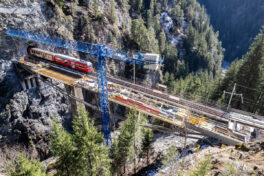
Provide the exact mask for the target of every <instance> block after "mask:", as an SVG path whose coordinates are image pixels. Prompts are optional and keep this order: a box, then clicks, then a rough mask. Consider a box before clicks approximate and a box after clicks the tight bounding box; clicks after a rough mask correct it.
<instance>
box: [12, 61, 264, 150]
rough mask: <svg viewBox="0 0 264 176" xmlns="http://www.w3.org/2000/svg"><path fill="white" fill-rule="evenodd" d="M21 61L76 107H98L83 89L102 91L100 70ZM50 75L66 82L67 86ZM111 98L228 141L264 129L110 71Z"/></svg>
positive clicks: (258, 123) (254, 121)
mask: <svg viewBox="0 0 264 176" xmlns="http://www.w3.org/2000/svg"><path fill="white" fill-rule="evenodd" d="M17 63H18V64H19V65H20V66H21V67H22V68H23V69H25V70H27V71H29V72H30V73H31V74H33V75H34V74H35V75H38V77H39V78H40V79H42V80H43V81H45V82H47V83H48V84H50V85H52V86H54V87H55V88H57V89H58V90H59V91H60V92H61V93H64V94H65V95H67V96H69V97H70V98H72V99H73V101H72V108H73V109H76V107H77V105H78V104H79V103H83V104H85V105H86V106H89V107H90V108H93V109H95V110H98V107H97V106H94V105H92V104H90V103H88V102H85V101H84V100H83V95H82V93H81V92H82V91H81V90H82V89H86V90H88V91H92V92H98V88H97V81H96V74H95V73H90V74H85V73H82V72H79V71H76V70H73V69H70V68H65V67H63V66H59V65H56V64H54V63H51V62H48V61H45V60H42V59H40V58H32V57H31V58H21V59H20V60H19V61H17ZM48 79H51V80H56V81H57V82H60V83H63V84H64V85H65V87H66V89H68V90H63V89H61V88H59V87H58V86H57V87H56V85H54V84H53V83H52V82H50V81H48ZM108 80H109V82H108V90H109V92H108V96H109V97H108V98H109V101H111V102H113V103H117V104H120V105H122V106H125V107H128V108H131V107H136V109H137V110H138V111H140V112H142V113H144V114H147V115H149V116H151V117H154V118H157V119H159V120H161V121H164V122H167V123H169V124H172V125H174V126H177V127H179V128H184V126H185V125H186V126H187V127H188V128H189V129H193V130H195V131H198V132H200V133H202V134H204V135H205V136H210V137H214V138H217V139H219V140H220V141H221V142H222V143H225V144H231V145H234V144H237V143H240V142H248V141H249V139H250V135H251V132H253V130H254V129H260V130H263V129H264V121H261V120H259V119H254V118H253V117H250V116H246V115H242V114H239V113H234V112H232V113H226V112H225V111H223V110H221V109H217V108H213V107H209V106H206V105H202V104H199V103H196V102H193V101H190V100H186V99H183V98H179V97H176V96H172V95H170V94H167V93H164V92H161V91H159V90H156V89H152V88H149V87H146V86H144V85H139V84H134V83H132V82H129V81H126V80H122V79H118V78H115V77H113V76H111V75H108Z"/></svg>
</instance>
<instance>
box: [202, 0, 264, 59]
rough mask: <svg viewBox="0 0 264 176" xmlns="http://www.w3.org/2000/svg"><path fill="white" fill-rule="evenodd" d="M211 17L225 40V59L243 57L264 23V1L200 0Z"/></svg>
mask: <svg viewBox="0 0 264 176" xmlns="http://www.w3.org/2000/svg"><path fill="white" fill-rule="evenodd" d="M199 2H200V3H201V4H202V5H204V6H205V8H206V10H207V12H208V14H209V15H210V17H211V23H212V25H213V26H214V28H215V30H217V31H219V38H220V40H221V41H222V42H223V47H224V48H225V49H226V50H225V60H226V61H228V62H230V63H231V62H232V61H233V60H234V59H235V58H241V56H242V55H243V54H245V53H246V51H247V50H248V48H249V45H250V44H251V43H252V42H253V39H254V37H255V36H256V35H257V33H258V32H259V29H260V27H261V26H262V25H263V24H264V18H263V16H264V1H262V0H255V1H254V2H252V1H251V0H243V1H241V0H232V1H229V0H221V1H219V0H199Z"/></svg>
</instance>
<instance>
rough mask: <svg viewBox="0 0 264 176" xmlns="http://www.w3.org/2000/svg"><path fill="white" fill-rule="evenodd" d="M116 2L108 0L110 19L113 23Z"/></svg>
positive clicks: (114, 20)
mask: <svg viewBox="0 0 264 176" xmlns="http://www.w3.org/2000/svg"><path fill="white" fill-rule="evenodd" d="M115 6H116V3H115V0H110V19H111V21H112V23H113V24H114V23H115V22H116V8H115Z"/></svg>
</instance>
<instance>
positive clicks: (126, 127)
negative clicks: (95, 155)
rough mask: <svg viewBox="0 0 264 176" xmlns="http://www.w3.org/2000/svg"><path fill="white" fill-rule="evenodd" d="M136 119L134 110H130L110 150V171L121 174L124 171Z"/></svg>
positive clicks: (133, 135)
mask: <svg viewBox="0 0 264 176" xmlns="http://www.w3.org/2000/svg"><path fill="white" fill-rule="evenodd" d="M137 117H138V115H137V111H136V109H135V108H132V109H130V111H129V113H128V115H127V120H126V121H125V122H124V123H123V124H122V126H121V129H120V131H121V133H120V135H119V136H118V142H114V143H113V145H112V147H111V149H110V151H111V152H110V153H111V155H110V156H111V158H112V170H113V171H114V172H118V173H122V170H121V169H122V167H123V168H124V170H125V163H126V161H127V160H128V158H129V156H130V150H131V147H132V144H133V140H134V137H135V130H136V123H137Z"/></svg>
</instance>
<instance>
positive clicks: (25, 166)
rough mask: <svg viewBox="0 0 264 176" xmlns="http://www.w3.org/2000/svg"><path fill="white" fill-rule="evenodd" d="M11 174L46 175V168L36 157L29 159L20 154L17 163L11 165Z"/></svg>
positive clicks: (14, 175) (16, 175) (18, 175)
mask: <svg viewBox="0 0 264 176" xmlns="http://www.w3.org/2000/svg"><path fill="white" fill-rule="evenodd" d="M9 175H10V176H45V175H46V173H45V168H44V167H43V166H42V164H41V163H40V162H39V161H37V160H35V159H28V158H27V157H26V156H25V155H23V154H18V159H17V161H16V163H15V164H11V165H10V169H9Z"/></svg>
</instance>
